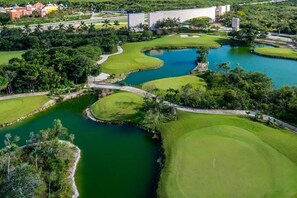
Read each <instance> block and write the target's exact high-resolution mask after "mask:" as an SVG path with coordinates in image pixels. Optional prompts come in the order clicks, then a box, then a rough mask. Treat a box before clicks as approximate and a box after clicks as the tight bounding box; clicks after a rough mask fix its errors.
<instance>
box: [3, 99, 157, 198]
mask: <svg viewBox="0 0 297 198" xmlns="http://www.w3.org/2000/svg"><path fill="white" fill-rule="evenodd" d="M95 101H96V97H94V96H90V95H88V96H82V97H80V98H78V99H73V100H70V101H67V102H65V103H62V104H58V105H56V106H54V107H53V108H50V109H48V110H46V111H44V112H41V113H38V114H36V115H35V116H33V117H30V118H29V119H26V120H25V121H23V122H20V123H18V124H15V125H13V126H11V127H8V128H4V129H1V130H0V140H1V142H0V144H1V146H3V140H4V135H5V134H6V133H8V132H9V133H11V134H12V135H19V136H20V137H21V142H20V145H23V144H25V140H26V139H27V138H28V136H29V133H30V132H31V131H35V132H37V131H39V130H40V129H45V128H48V127H51V126H52V122H53V120H54V119H57V118H58V119H61V120H62V123H63V125H64V126H65V127H67V128H68V130H69V132H70V133H74V134H75V140H74V143H75V144H76V145H78V146H79V148H80V149H81V151H82V158H81V160H80V162H79V165H78V169H77V172H76V175H75V178H76V184H77V185H78V190H79V193H80V197H83V198H84V197H85V198H91V197H104V198H126V197H127V198H143V197H154V196H155V193H156V187H157V181H158V175H159V167H158V165H157V163H156V161H157V158H158V157H159V149H160V145H159V143H158V142H156V141H155V140H153V139H152V135H151V134H150V133H148V132H145V131H142V130H140V129H138V128H136V127H132V126H126V125H107V124H100V123H96V122H93V121H91V120H89V119H87V118H85V117H84V115H83V111H84V110H85V109H86V108H87V107H88V106H89V105H91V104H92V103H94V102H95Z"/></svg>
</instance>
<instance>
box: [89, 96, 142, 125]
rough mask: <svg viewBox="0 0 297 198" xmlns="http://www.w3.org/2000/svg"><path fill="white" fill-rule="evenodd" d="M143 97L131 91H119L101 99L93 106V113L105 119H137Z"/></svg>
mask: <svg viewBox="0 0 297 198" xmlns="http://www.w3.org/2000/svg"><path fill="white" fill-rule="evenodd" d="M142 103H143V98H142V97H141V96H139V95H136V94H133V93H129V92H119V93H116V94H112V95H109V96H107V97H104V98H102V99H99V100H98V101H97V102H96V103H95V104H93V105H92V106H91V111H92V114H93V115H94V116H95V117H96V118H98V119H100V120H104V121H128V122H130V121H136V120H137V119H138V118H139V115H138V110H139V107H141V104H142Z"/></svg>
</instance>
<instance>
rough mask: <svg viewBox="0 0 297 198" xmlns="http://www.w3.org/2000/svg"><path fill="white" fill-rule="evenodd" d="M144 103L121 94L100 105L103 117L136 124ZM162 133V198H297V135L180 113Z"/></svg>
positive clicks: (230, 118) (232, 118) (243, 122)
mask: <svg viewBox="0 0 297 198" xmlns="http://www.w3.org/2000/svg"><path fill="white" fill-rule="evenodd" d="M141 101H142V99H141V97H140V96H138V95H135V94H131V93H125V92H121V93H116V94H114V95H111V96H107V97H105V98H103V99H101V102H100V101H99V104H98V102H97V103H95V104H97V105H96V106H97V107H96V108H97V109H96V111H97V115H98V116H99V117H100V118H105V119H106V120H116V121H119V120H122V121H129V120H135V117H136V115H137V109H139V106H140V104H141ZM100 103H101V104H100ZM127 117H128V119H127ZM131 117H132V119H131ZM159 130H160V132H161V135H162V140H163V147H164V150H165V156H166V162H165V166H164V168H163V170H162V174H161V179H160V182H159V188H158V195H159V197H165V198H166V197H173V198H174V197H177V198H181V197H294V196H296V195H297V149H296V148H297V135H296V134H293V133H291V132H289V131H287V130H283V129H274V128H271V127H268V126H266V125H264V124H262V123H258V122H254V121H251V120H249V119H247V118H243V117H240V116H233V115H208V114H195V113H186V112H180V111H179V112H178V120H177V121H172V122H167V123H162V124H160V125H159Z"/></svg>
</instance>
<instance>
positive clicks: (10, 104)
mask: <svg viewBox="0 0 297 198" xmlns="http://www.w3.org/2000/svg"><path fill="white" fill-rule="evenodd" d="M47 101H49V98H48V97H47V96H30V97H23V98H15V99H8V100H1V101H0V124H4V123H8V122H12V121H14V120H17V119H18V118H20V117H22V116H25V115H27V114H29V113H31V112H33V111H34V110H36V109H38V108H39V107H41V106H42V105H44V104H45V103H46V102H47Z"/></svg>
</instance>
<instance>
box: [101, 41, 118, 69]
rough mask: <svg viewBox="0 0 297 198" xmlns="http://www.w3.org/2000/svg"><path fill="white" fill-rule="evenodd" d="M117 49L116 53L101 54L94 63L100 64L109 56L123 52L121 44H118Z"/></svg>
mask: <svg viewBox="0 0 297 198" xmlns="http://www.w3.org/2000/svg"><path fill="white" fill-rule="evenodd" d="M117 49H118V51H117V52H116V53H113V54H104V55H101V56H100V60H98V61H97V62H96V63H97V64H98V65H100V64H102V63H104V62H105V61H106V60H107V59H108V58H109V57H110V56H114V55H117V54H121V53H123V48H122V47H121V46H119V45H118V46H117Z"/></svg>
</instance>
